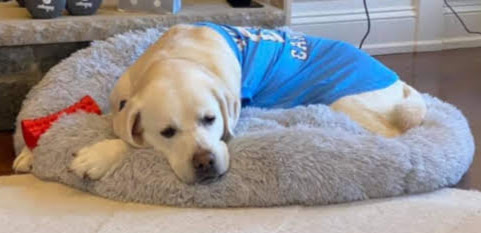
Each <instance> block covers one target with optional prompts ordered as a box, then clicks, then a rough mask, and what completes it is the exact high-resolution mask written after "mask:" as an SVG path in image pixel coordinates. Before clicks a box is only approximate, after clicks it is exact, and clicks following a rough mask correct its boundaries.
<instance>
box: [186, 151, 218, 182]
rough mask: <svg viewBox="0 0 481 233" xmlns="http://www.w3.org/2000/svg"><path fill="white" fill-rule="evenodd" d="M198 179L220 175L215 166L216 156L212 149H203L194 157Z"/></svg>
mask: <svg viewBox="0 0 481 233" xmlns="http://www.w3.org/2000/svg"><path fill="white" fill-rule="evenodd" d="M192 162H193V165H194V169H195V173H196V176H197V179H198V180H200V181H203V180H206V179H213V178H216V177H217V176H218V174H217V169H216V166H215V156H214V154H212V152H210V151H206V150H201V151H198V152H196V153H195V154H194V156H193V158H192Z"/></svg>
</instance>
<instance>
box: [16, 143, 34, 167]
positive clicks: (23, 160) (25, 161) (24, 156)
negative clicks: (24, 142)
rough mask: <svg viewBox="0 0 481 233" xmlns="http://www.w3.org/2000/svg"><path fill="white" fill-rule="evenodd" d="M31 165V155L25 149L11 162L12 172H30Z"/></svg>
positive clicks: (30, 152) (28, 150)
mask: <svg viewBox="0 0 481 233" xmlns="http://www.w3.org/2000/svg"><path fill="white" fill-rule="evenodd" d="M32 164H33V153H32V151H30V149H28V148H27V147H24V148H23V149H22V152H21V153H20V154H19V155H18V156H17V158H15V161H14V162H13V170H14V171H15V172H30V171H31V170H32Z"/></svg>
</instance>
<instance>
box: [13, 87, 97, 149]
mask: <svg viewBox="0 0 481 233" xmlns="http://www.w3.org/2000/svg"><path fill="white" fill-rule="evenodd" d="M79 110H82V111H85V112H87V113H95V114H98V115H100V114H102V112H101V111H100V108H99V106H98V105H97V103H96V102H95V100H94V99H92V97H90V96H85V97H83V98H82V99H81V100H80V101H79V102H77V103H75V104H73V105H72V106H70V107H68V108H65V109H63V110H61V111H59V112H56V113H54V114H51V115H48V116H46V117H42V118H36V119H28V120H22V132H23V139H24V140H25V144H27V147H28V148H29V149H30V150H33V148H35V147H36V146H37V142H38V139H39V138H40V136H42V134H44V133H45V132H46V131H47V130H48V129H49V128H50V126H52V124H53V123H54V122H55V121H56V120H57V119H58V118H59V117H60V116H61V115H63V114H72V113H75V112H78V111H79Z"/></svg>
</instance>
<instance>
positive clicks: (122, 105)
mask: <svg viewBox="0 0 481 233" xmlns="http://www.w3.org/2000/svg"><path fill="white" fill-rule="evenodd" d="M126 103H127V100H121V101H120V104H119V112H120V111H122V109H123V108H124V107H125V104H126Z"/></svg>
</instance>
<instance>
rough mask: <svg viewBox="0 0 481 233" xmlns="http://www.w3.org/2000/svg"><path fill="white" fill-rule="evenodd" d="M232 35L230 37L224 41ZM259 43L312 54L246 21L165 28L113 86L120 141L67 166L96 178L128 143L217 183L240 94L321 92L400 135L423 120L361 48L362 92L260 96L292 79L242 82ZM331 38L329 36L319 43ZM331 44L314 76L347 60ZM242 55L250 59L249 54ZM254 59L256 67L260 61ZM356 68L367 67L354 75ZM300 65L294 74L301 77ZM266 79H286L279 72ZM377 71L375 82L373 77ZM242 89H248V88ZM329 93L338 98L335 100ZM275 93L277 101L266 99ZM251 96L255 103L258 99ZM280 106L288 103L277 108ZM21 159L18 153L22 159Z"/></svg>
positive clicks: (406, 93) (410, 97)
mask: <svg viewBox="0 0 481 233" xmlns="http://www.w3.org/2000/svg"><path fill="white" fill-rule="evenodd" d="M222 30H224V31H222ZM236 33H238V35H237V36H236ZM228 37H230V38H232V40H230V41H229V40H228V39H226V38H228ZM286 40H290V41H287V42H286ZM261 41H267V42H269V43H273V42H276V43H280V44H282V43H284V44H285V43H289V44H288V46H290V50H288V51H287V53H288V54H289V55H288V56H289V58H288V59H291V58H292V59H297V60H292V61H291V60H287V61H288V63H287V65H282V67H287V66H289V65H291V64H295V63H296V62H305V61H307V60H308V59H309V56H310V57H313V59H314V58H315V57H314V55H312V54H313V53H311V54H309V53H308V52H307V47H308V45H309V43H308V42H307V41H306V39H305V38H304V37H302V36H292V37H291V38H290V37H289V35H286V34H276V32H274V31H270V30H262V29H249V30H247V29H246V28H242V27H229V26H220V25H215V24H210V23H206V24H198V25H177V26H174V27H172V28H170V29H169V30H168V31H167V32H166V33H165V34H164V35H163V36H162V37H161V38H160V39H159V40H158V41H157V42H156V43H155V44H153V45H152V46H151V47H150V48H149V49H148V50H147V51H146V52H145V53H144V54H143V55H142V56H141V57H140V58H139V59H138V60H137V61H136V62H135V63H134V64H133V65H132V66H131V67H129V68H128V69H127V71H126V72H125V73H124V74H123V75H122V76H121V77H120V79H119V81H118V83H117V85H116V86H115V88H114V90H113V92H112V93H111V97H110V104H111V114H113V128H114V132H115V134H116V135H117V136H118V137H119V139H112V140H105V141H101V142H99V143H96V144H94V145H91V146H88V147H85V148H83V149H81V150H80V151H78V153H77V155H76V157H75V159H74V160H73V161H72V163H71V165H70V169H71V170H72V171H73V172H74V173H75V174H77V175H79V176H81V177H85V176H87V177H89V178H91V179H100V178H102V177H103V176H106V175H108V174H110V173H111V172H112V171H114V170H115V169H116V168H117V166H118V165H119V164H120V163H121V161H122V160H123V158H124V156H125V154H126V153H125V152H126V150H127V149H128V147H129V145H130V146H133V147H137V148H153V149H154V150H156V151H158V152H160V153H161V154H163V155H164V156H165V157H166V158H167V160H168V162H169V164H170V166H171V168H172V170H173V171H174V172H175V174H176V175H177V176H178V178H179V179H180V180H182V181H183V182H185V183H189V184H191V183H196V182H199V183H202V182H206V181H212V180H215V179H216V178H218V177H220V176H221V175H223V174H224V173H226V172H227V171H228V169H229V152H228V150H227V146H226V142H227V141H228V140H229V138H231V137H232V136H233V129H234V127H235V126H236V123H237V121H238V118H239V113H240V108H241V105H243V104H244V103H241V101H244V99H247V100H248V101H247V102H249V101H250V103H251V104H252V103H254V104H252V105H254V106H260V107H266V106H267V107H269V106H272V107H279V106H280V107H286V106H287V107H289V106H291V104H292V105H293V106H294V105H297V104H308V103H305V102H302V101H305V99H306V98H307V97H309V95H311V93H307V92H304V91H303V90H311V89H312V91H313V92H312V93H314V94H316V95H315V96H316V97H317V96H318V94H317V93H321V92H323V93H324V92H325V93H328V94H326V95H325V97H323V98H325V99H326V101H324V102H323V101H322V99H321V100H320V101H317V103H325V104H329V105H330V106H331V107H332V109H334V110H336V111H339V112H343V113H345V114H347V115H348V116H349V117H350V118H352V119H353V120H354V121H356V122H358V123H359V124H360V125H361V126H363V127H364V128H365V129H367V130H369V131H372V132H373V133H376V134H379V135H383V136H386V137H395V136H398V135H400V134H402V133H403V132H405V131H406V130H408V129H410V128H412V127H415V126H417V125H419V124H420V123H421V122H422V120H423V118H424V115H425V113H426V106H425V103H424V101H423V98H422V97H421V95H420V94H419V93H418V92H417V91H416V90H414V89H413V88H412V87H410V86H408V85H407V84H405V83H404V82H402V81H400V80H398V79H393V81H392V82H391V83H388V84H382V85H384V86H379V85H381V84H380V83H384V77H380V78H383V79H380V78H378V77H374V76H376V75H371V76H370V77H368V76H369V75H370V74H371V73H372V70H375V69H380V71H379V72H378V73H380V74H381V75H380V76H386V77H388V78H389V77H391V76H392V75H391V73H389V72H390V71H388V70H387V68H385V67H383V66H381V65H379V67H377V66H378V64H377V63H373V62H374V61H371V60H369V59H372V58H367V55H362V56H366V58H365V59H368V60H367V62H368V63H369V64H368V65H362V67H361V66H354V67H353V68H352V69H351V71H352V72H354V73H355V74H356V77H361V76H359V75H358V74H359V73H362V72H365V73H367V75H366V77H364V76H362V77H361V78H362V80H361V82H362V83H368V84H369V86H368V89H367V90H363V91H359V90H357V89H359V88H354V89H356V90H357V91H355V92H351V91H350V90H349V89H342V92H343V93H344V94H343V95H338V94H330V91H329V90H327V89H326V88H325V87H324V86H322V85H317V84H315V83H312V84H309V85H308V86H301V87H300V88H301V89H300V90H301V92H300V94H299V93H287V91H290V90H293V89H292V87H288V88H287V89H288V90H287V89H286V90H287V91H286V93H281V94H279V95H278V96H276V97H275V98H274V97H272V96H271V97H269V98H267V100H266V101H264V102H262V101H263V100H262V98H261V97H262V96H263V95H267V94H265V93H263V91H264V92H266V93H271V92H275V91H280V92H282V90H283V89H282V88H283V87H284V86H286V85H287V86H289V85H291V83H290V82H291V80H292V78H291V77H288V78H289V79H288V80H287V79H286V80H287V81H283V82H282V85H281V86H276V87H275V88H268V86H269V85H270V84H269V85H267V84H266V85H264V84H262V83H255V82H254V83H250V84H245V82H244V79H245V76H246V75H248V74H249V72H251V71H250V70H247V68H246V65H245V64H246V62H247V61H246V59H248V58H242V59H240V58H239V56H240V55H239V54H240V53H239V51H243V50H245V49H246V47H247V46H249V43H252V44H254V45H257V44H256V43H260V42H261ZM326 41H327V40H326ZM232 42H234V44H233V43H232ZM328 42H329V43H331V42H332V41H327V42H325V43H328ZM336 43H337V42H336ZM317 45H321V44H316V46H317ZM268 46H269V45H268ZM336 46H338V44H334V45H332V46H328V49H327V50H326V51H324V52H322V54H321V55H322V56H326V54H327V53H328V52H330V51H333V52H335V54H334V56H335V58H330V59H327V60H326V61H323V62H322V64H321V66H322V67H321V66H320V67H318V68H315V69H316V70H314V71H312V72H305V73H307V74H309V75H310V74H312V73H315V72H318V71H320V70H322V69H323V68H324V66H326V67H327V66H329V67H334V69H339V70H343V69H345V67H348V66H349V64H348V63H343V62H342V60H339V59H340V58H339V57H340V56H338V55H336V54H339V51H342V50H339V49H338V48H341V49H342V48H344V47H339V46H345V43H340V44H339V46H338V47H336ZM251 47H252V46H251ZM319 48H320V47H319ZM320 49H321V48H320ZM336 49H337V50H339V51H337V50H336ZM271 50H274V48H270V47H267V49H266V50H263V51H264V52H263V53H257V54H258V55H259V54H261V56H263V59H264V60H268V61H269V59H271V60H272V59H273V58H272V57H276V56H280V55H278V54H277V53H276V54H275V55H272V54H271V55H269V52H270V51H271ZM355 53H358V51H356V52H355ZM241 55H242V54H241ZM243 56H245V57H247V55H245V54H243ZM266 56H267V58H266ZM356 56H357V55H356ZM359 56H360V57H361V58H362V59H364V57H362V56H361V55H359ZM359 56H357V57H359ZM361 58H359V59H361ZM277 59H278V60H282V59H283V58H282V57H280V58H277ZM356 59H357V58H356ZM334 60H335V61H336V62H337V63H335V64H344V65H342V66H340V67H337V68H336V66H331V65H330V64H331V63H332V61H334ZM254 62H255V64H253V65H254V66H255V65H258V64H260V63H262V62H259V63H257V61H254ZM376 62H377V61H376ZM251 64H252V63H251ZM269 64H272V62H270V63H269ZM333 64H334V63H333ZM362 64H365V63H362ZM286 69H287V68H286ZM357 69H365V70H362V72H358V71H356V70H357ZM278 70H279V69H278ZM280 70H282V69H280ZM351 71H349V72H351ZM280 72H281V73H282V72H284V71H280ZM296 72H297V73H296V74H297V75H302V73H300V72H298V71H296ZM349 72H348V71H343V72H342V73H349ZM352 72H351V73H352ZM370 72H371V73H370ZM251 73H252V72H251ZM252 74H253V75H258V74H260V75H261V76H262V79H265V78H266V77H269V74H268V73H265V72H264V73H263V71H262V69H256V70H254V72H253V73H252ZM271 76H272V77H273V78H280V79H282V78H283V77H280V76H281V74H279V73H275V74H274V75H271ZM311 76H312V75H311ZM376 78H378V79H379V80H377V81H376ZM386 79H387V78H386ZM343 80H344V81H341V82H340V84H339V86H336V85H330V86H333V87H334V89H336V93H338V92H339V90H338V89H340V88H338V87H340V86H342V87H346V86H349V85H346V83H345V78H344V79H343ZM370 80H371V81H370ZM372 80H374V81H372ZM274 81H275V80H274ZM269 82H271V80H269ZM322 83H326V82H325V81H322ZM349 83H350V84H352V83H356V82H354V81H352V82H351V81H349ZM356 85H357V84H356ZM311 86H312V87H314V88H311ZM351 86H352V85H351ZM253 87H256V88H257V87H259V88H257V90H256V93H257V94H256V93H254V94H252V90H254V89H255V88H253ZM261 87H262V88H261ZM331 88H332V87H331ZM244 89H245V90H248V91H246V93H244V91H245V90H244ZM273 89H276V90H274V91H273ZM321 94H322V93H321ZM333 95H338V96H337V98H336V99H333V97H332V96H333ZM279 96H280V97H279ZM286 96H287V97H289V98H287V97H286ZM306 96H307V97H306ZM301 97H302V98H301ZM276 98H277V99H276ZM272 99H275V101H273V102H272V103H270V102H269V101H270V100H272ZM292 99H295V101H292ZM256 101H258V103H260V104H258V105H255V103H256ZM280 103H288V104H285V105H279V104H280ZM21 157H23V158H24V159H20V158H21ZM26 157H30V158H31V153H30V152H29V151H28V150H27V149H26V150H24V152H23V153H22V154H21V155H20V156H19V158H17V161H16V162H15V164H14V168H15V170H17V171H25V170H28V166H29V165H30V164H29V163H31V162H29V161H31V159H25V158H26ZM22 160H23V162H22Z"/></svg>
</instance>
